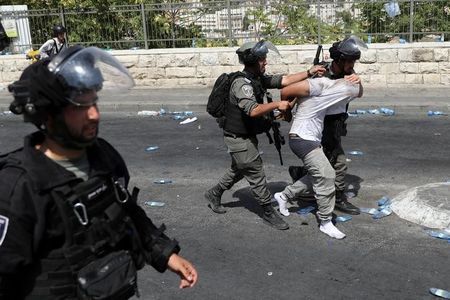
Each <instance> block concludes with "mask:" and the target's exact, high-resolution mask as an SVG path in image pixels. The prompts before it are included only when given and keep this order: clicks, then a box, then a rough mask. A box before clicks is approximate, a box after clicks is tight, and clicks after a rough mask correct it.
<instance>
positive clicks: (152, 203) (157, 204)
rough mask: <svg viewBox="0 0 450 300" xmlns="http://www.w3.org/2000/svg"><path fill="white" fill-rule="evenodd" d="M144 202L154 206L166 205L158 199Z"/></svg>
mask: <svg viewBox="0 0 450 300" xmlns="http://www.w3.org/2000/svg"><path fill="white" fill-rule="evenodd" d="M144 204H145V205H147V206H156V207H162V206H164V205H166V204H165V203H164V202H159V201H145V202H144Z"/></svg>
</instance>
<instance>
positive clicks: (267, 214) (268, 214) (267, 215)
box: [262, 204, 289, 230]
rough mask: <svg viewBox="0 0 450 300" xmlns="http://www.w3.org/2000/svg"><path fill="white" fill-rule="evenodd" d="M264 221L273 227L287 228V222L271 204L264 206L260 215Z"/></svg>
mask: <svg viewBox="0 0 450 300" xmlns="http://www.w3.org/2000/svg"><path fill="white" fill-rule="evenodd" d="M262 218H263V220H264V222H265V223H266V224H268V225H270V226H272V227H273V228H275V229H278V230H286V229H289V224H288V223H286V222H285V221H283V219H282V218H281V217H280V216H279V215H278V213H277V212H276V211H275V209H274V208H273V207H272V204H268V205H265V206H264V213H263V216H262Z"/></svg>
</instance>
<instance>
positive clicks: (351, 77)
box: [344, 73, 364, 98]
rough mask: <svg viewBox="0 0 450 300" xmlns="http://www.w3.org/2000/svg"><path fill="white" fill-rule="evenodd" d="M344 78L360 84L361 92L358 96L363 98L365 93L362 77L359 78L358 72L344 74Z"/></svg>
mask: <svg viewBox="0 0 450 300" xmlns="http://www.w3.org/2000/svg"><path fill="white" fill-rule="evenodd" d="M344 79H345V80H347V81H350V82H352V83H358V84H359V94H358V96H357V97H358V98H361V97H362V95H363V93H364V90H363V86H362V83H361V78H359V76H358V75H357V74H356V73H353V74H351V75H346V76H344Z"/></svg>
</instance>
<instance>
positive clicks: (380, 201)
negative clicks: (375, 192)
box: [377, 196, 391, 206]
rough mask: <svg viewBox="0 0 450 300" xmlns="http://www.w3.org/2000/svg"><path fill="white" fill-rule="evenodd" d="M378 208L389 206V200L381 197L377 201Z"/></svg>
mask: <svg viewBox="0 0 450 300" xmlns="http://www.w3.org/2000/svg"><path fill="white" fill-rule="evenodd" d="M377 204H378V206H383V205H389V204H391V199H389V197H386V196H383V197H381V198H380V199H379V200H378V201H377Z"/></svg>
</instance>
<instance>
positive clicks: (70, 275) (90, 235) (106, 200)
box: [33, 177, 145, 299]
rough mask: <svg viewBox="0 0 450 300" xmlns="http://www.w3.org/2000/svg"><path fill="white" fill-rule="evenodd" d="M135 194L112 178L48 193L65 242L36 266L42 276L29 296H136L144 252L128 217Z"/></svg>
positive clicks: (124, 297)
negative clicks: (57, 216) (62, 228)
mask: <svg viewBox="0 0 450 300" xmlns="http://www.w3.org/2000/svg"><path fill="white" fill-rule="evenodd" d="M137 194H138V190H137V189H134V190H133V194H132V195H130V193H129V192H128V190H127V189H126V188H125V185H124V183H122V182H120V180H115V179H113V178H111V177H94V178H91V179H89V180H87V181H84V182H78V183H77V184H66V185H64V186H60V187H56V188H54V189H53V190H52V191H51V195H52V198H53V199H54V201H55V203H56V205H57V208H58V213H59V215H60V217H61V222H62V225H63V227H64V232H65V234H64V235H65V241H64V245H63V246H62V248H60V249H56V250H53V251H52V252H50V254H49V255H48V256H47V257H46V258H44V259H42V260H41V264H42V274H41V275H40V276H39V277H38V278H37V281H36V288H35V289H34V290H33V296H35V297H36V299H39V298H45V296H47V297H48V296H50V295H52V296H55V295H64V297H66V296H68V295H70V296H71V297H77V298H78V299H128V298H129V297H131V296H133V295H134V294H137V293H138V290H137V272H136V270H137V269H139V268H142V267H143V266H144V263H145V253H144V252H145V249H144V247H143V246H142V242H141V238H140V237H139V234H138V231H137V229H136V228H135V225H134V223H133V221H132V220H131V218H130V217H129V214H128V212H127V209H128V207H129V205H130V204H131V202H133V201H136V199H137ZM55 270H58V271H55ZM68 297H69V296H68Z"/></svg>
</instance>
